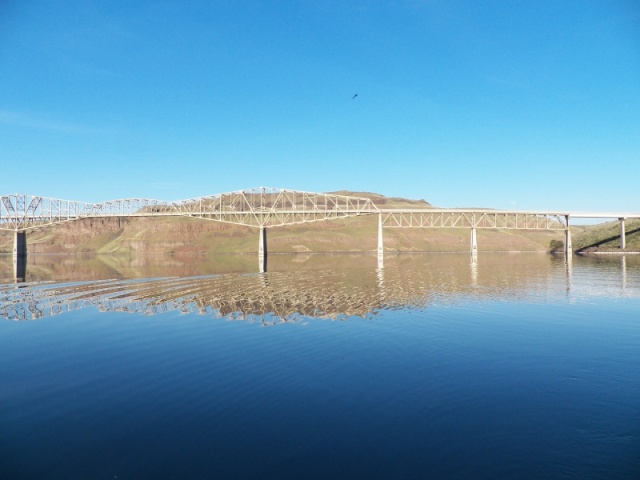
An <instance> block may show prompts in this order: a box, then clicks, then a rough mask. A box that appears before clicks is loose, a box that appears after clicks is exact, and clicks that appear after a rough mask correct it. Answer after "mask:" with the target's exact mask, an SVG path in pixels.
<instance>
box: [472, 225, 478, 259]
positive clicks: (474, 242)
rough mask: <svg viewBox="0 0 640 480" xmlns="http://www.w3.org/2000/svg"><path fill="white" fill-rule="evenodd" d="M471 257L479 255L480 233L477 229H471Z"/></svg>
mask: <svg viewBox="0 0 640 480" xmlns="http://www.w3.org/2000/svg"><path fill="white" fill-rule="evenodd" d="M471 255H472V256H473V257H476V256H477V255H478V231H477V229H476V227H471Z"/></svg>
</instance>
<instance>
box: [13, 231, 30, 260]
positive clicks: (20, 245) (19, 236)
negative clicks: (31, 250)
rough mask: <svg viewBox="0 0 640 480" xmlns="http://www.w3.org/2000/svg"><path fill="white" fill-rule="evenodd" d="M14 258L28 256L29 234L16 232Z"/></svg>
mask: <svg viewBox="0 0 640 480" xmlns="http://www.w3.org/2000/svg"><path fill="white" fill-rule="evenodd" d="M13 256H14V257H26V256H27V232H25V231H19V230H16V231H15V235H14V236H13Z"/></svg>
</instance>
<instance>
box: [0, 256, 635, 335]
mask: <svg viewBox="0 0 640 480" xmlns="http://www.w3.org/2000/svg"><path fill="white" fill-rule="evenodd" d="M235 259H236V258H234V259H230V261H229V264H228V266H227V267H224V266H220V265H218V267H217V270H218V271H219V272H225V273H213V272H211V273H209V272H208V271H207V270H208V269H209V267H208V266H207V265H206V264H204V265H203V263H202V262H199V261H197V260H195V259H193V261H192V262H191V263H181V262H179V261H175V260H174V264H173V265H171V264H168V265H166V266H164V267H158V263H159V262H158V261H157V259H156V262H149V264H148V266H147V267H145V266H144V262H143V263H136V264H135V266H134V267H133V269H134V271H133V272H132V271H131V270H128V271H127V270H126V268H125V269H124V275H123V274H122V273H121V272H119V271H118V268H117V265H115V266H114V265H113V264H112V265H111V266H110V269H107V270H102V271H101V270H100V269H99V268H97V264H96V261H97V260H96V259H95V258H94V259H86V260H85V261H84V262H85V263H82V261H81V260H79V259H76V260H78V261H77V262H73V261H72V260H71V259H69V258H57V259H55V258H53V259H51V258H49V259H48V261H49V262H50V263H49V264H47V263H46V262H45V259H43V260H42V261H43V263H42V264H41V265H38V266H37V268H40V271H41V279H42V280H44V279H46V278H47V274H46V271H47V269H49V277H51V278H56V279H60V278H67V280H68V279H82V278H84V279H86V278H93V280H89V281H86V280H85V281H65V282H63V283H60V282H59V281H57V282H56V283H53V282H51V281H35V278H34V279H30V281H29V282H26V283H22V284H9V283H7V284H3V285H0V316H2V317H4V318H7V319H12V320H33V319H38V318H42V317H47V316H52V315H56V314H60V313H63V312H67V311H72V310H79V309H84V308H93V309H97V310H98V311H112V312H116V311H118V312H131V313H139V314H146V315H157V314H162V313H165V312H171V311H173V312H184V313H198V314H202V315H209V316H214V317H224V318H228V319H245V320H250V321H254V322H259V323H262V324H274V323H281V322H295V321H300V320H303V319H307V318H323V319H343V318H347V317H362V318H367V317H369V316H372V315H376V313H377V312H379V311H381V310H387V309H397V308H405V307H413V308H418V309H425V308H428V307H429V306H430V305H442V304H456V303H458V302H472V301H474V300H480V299H483V300H486V299H489V300H497V301H504V300H507V301H512V300H515V299H532V300H534V301H536V299H538V300H540V301H547V300H548V299H549V298H553V297H561V298H564V297H566V298H569V299H575V298H577V297H580V296H584V297H589V296H594V295H601V294H607V295H614V296H615V295H625V296H640V284H638V282H637V279H638V278H640V276H639V275H632V276H630V277H629V278H632V279H634V280H632V281H629V280H627V272H629V271H632V270H633V271H635V272H638V271H640V259H639V258H638V256H630V257H629V258H627V257H622V258H620V257H612V256H609V257H606V258H582V257H580V258H575V259H573V260H572V261H571V262H570V263H567V262H565V259H564V258H563V257H554V256H551V255H544V254H487V255H483V256H482V258H481V261H480V262H479V263H474V262H472V263H469V261H468V256H467V255H460V254H440V255H397V256H393V257H390V258H388V259H387V265H385V268H384V269H381V268H376V265H375V257H373V256H347V255H345V256H311V257H300V256H296V255H292V256H275V257H274V259H275V261H274V264H275V265H274V270H273V271H271V272H269V273H262V274H258V273H249V274H247V273H242V271H243V270H245V271H246V266H245V265H242V263H240V264H234V263H233V261H231V260H235ZM247 260H248V259H247ZM233 265H235V268H236V269H235V270H234V267H233ZM300 266H302V268H301V267H300ZM4 267H5V268H3V270H6V265H5V266H4ZM54 267H55V268H59V270H58V271H56V272H53V268H54ZM128 268H131V266H129V267H128ZM159 268H160V269H161V270H164V272H165V273H164V277H161V278H158V273H159V271H158V269H159ZM65 269H66V271H68V272H69V274H68V275H67V276H66V277H65V275H64V273H63V271H65ZM132 273H134V275H138V276H147V277H154V276H155V278H137V279H132V278H123V277H127V276H131V274H132ZM109 274H111V275H112V277H111V279H105V275H109ZM185 274H186V275H197V276H177V277H174V276H171V277H167V276H166V275H185ZM100 277H102V278H100ZM114 278H115V279H114ZM616 278H620V281H619V282H616V281H615V279H616ZM599 279H606V281H603V282H600V280H599ZM612 280H614V281H612ZM602 285H606V289H604V290H603V287H602ZM612 285H619V288H617V287H612ZM612 289H613V290H615V291H612Z"/></svg>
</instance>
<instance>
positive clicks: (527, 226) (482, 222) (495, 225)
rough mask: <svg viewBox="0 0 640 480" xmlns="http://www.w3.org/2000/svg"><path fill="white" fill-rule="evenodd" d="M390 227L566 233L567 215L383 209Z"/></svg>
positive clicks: (384, 220) (495, 211) (385, 224)
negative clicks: (552, 231) (564, 231)
mask: <svg viewBox="0 0 640 480" xmlns="http://www.w3.org/2000/svg"><path fill="white" fill-rule="evenodd" d="M380 213H381V215H382V225H383V226H384V227H387V228H412V227H413V228H482V229H506V230H565V229H566V228H567V224H566V222H565V221H564V220H563V218H565V215H564V214H559V213H541V212H516V211H498V210H457V209H429V210H381V211H380Z"/></svg>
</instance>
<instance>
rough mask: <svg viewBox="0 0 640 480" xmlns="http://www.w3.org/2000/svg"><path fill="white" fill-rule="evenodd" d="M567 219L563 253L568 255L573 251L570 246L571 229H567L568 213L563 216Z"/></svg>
mask: <svg viewBox="0 0 640 480" xmlns="http://www.w3.org/2000/svg"><path fill="white" fill-rule="evenodd" d="M565 219H566V221H567V228H566V229H565V230H564V254H565V255H567V256H569V255H571V254H572V253H573V247H572V246H571V230H569V215H566V216H565Z"/></svg>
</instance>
